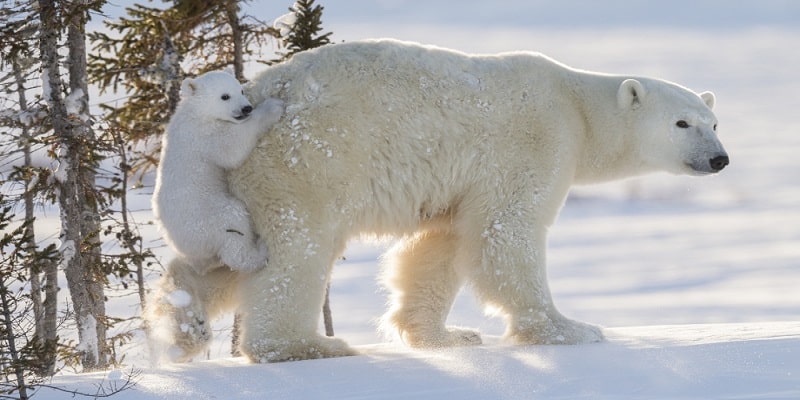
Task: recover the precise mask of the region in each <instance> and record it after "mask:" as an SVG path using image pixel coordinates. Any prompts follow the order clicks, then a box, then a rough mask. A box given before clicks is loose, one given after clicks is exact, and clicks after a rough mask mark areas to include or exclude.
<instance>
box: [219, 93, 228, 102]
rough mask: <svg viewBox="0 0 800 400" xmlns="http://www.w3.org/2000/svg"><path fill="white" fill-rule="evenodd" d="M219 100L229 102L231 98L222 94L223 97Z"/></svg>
mask: <svg viewBox="0 0 800 400" xmlns="http://www.w3.org/2000/svg"><path fill="white" fill-rule="evenodd" d="M220 98H221V99H222V100H225V101H228V100H230V99H231V96H230V95H227V94H223V95H222V97H220Z"/></svg>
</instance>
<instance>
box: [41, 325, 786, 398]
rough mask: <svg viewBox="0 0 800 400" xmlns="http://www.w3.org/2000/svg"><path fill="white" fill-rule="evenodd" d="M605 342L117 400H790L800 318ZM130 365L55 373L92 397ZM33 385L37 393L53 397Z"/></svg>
mask: <svg viewBox="0 0 800 400" xmlns="http://www.w3.org/2000/svg"><path fill="white" fill-rule="evenodd" d="M606 334H607V336H608V340H607V341H606V342H604V343H598V344H591V345H580V346H528V347H511V346H504V345H502V344H501V343H500V340H499V338H497V337H489V338H487V342H489V343H487V344H484V345H483V346H480V347H474V348H457V349H448V350H442V351H416V350H409V349H407V348H404V347H401V346H399V345H393V344H383V345H369V346H360V347H358V348H359V350H360V351H361V352H362V353H363V355H361V356H356V357H347V358H337V359H325V360H310V361H298V362H288V363H281V364H266V365H252V364H247V363H246V361H245V360H244V359H243V358H228V359H217V360H211V361H205V362H197V363H191V364H175V365H166V366H160V367H158V368H150V369H145V370H144V371H143V372H141V373H140V375H139V376H138V377H137V378H136V379H137V384H136V386H135V387H133V388H132V389H129V390H126V391H123V392H121V393H119V394H117V395H115V396H114V399H118V400H133V399H136V400H148V399H418V400H419V399H422V400H424V399H533V398H536V399H580V398H586V399H645V398H669V399H800V322H775V323H751V324H711V325H670V326H649V327H629V328H610V329H606ZM128 372H129V371H125V372H123V373H119V372H118V371H115V372H112V373H94V374H84V375H78V376H74V375H72V376H62V377H58V378H56V379H55V380H54V382H53V384H54V385H55V386H59V387H63V388H66V389H69V390H75V389H77V390H80V391H83V392H88V393H94V392H96V391H97V386H98V385H107V386H108V385H114V384H115V383H116V384H118V383H119V380H120V379H124V376H125V375H126V374H127V373H128ZM63 396H64V393H58V392H54V391H52V390H51V389H42V390H41V391H40V392H39V393H38V394H37V396H36V398H38V399H57V398H63Z"/></svg>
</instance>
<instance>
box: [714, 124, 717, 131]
mask: <svg viewBox="0 0 800 400" xmlns="http://www.w3.org/2000/svg"><path fill="white" fill-rule="evenodd" d="M716 131H717V124H714V132H716Z"/></svg>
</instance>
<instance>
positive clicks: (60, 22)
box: [38, 0, 108, 370]
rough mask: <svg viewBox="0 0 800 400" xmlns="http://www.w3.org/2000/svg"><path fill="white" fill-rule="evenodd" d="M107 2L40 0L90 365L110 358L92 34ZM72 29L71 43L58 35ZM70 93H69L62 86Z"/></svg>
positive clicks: (46, 75)
mask: <svg viewBox="0 0 800 400" xmlns="http://www.w3.org/2000/svg"><path fill="white" fill-rule="evenodd" d="M103 2H104V1H85V2H72V1H55V0H39V2H38V13H39V26H40V39H39V53H40V57H41V62H42V63H41V65H42V92H43V94H42V97H43V99H44V101H45V102H46V104H47V108H48V115H49V122H50V125H51V126H52V128H53V134H54V136H55V139H56V145H57V151H56V153H55V154H56V159H57V161H58V162H59V169H58V170H57V171H56V173H55V174H54V178H55V179H54V181H53V183H55V184H56V186H57V192H58V204H59V208H60V212H61V237H60V240H61V248H60V249H59V251H60V256H61V260H60V264H61V266H62V268H63V270H64V274H65V276H66V278H67V284H68V286H69V292H70V297H71V299H72V305H73V307H74V311H75V320H76V323H77V327H78V338H79V345H78V349H79V351H80V361H81V364H82V365H83V367H84V369H85V370H94V369H100V368H105V367H106V365H107V363H108V358H107V353H108V350H107V347H106V323H107V322H108V321H107V319H106V312H105V294H104V284H105V281H106V276H105V273H104V271H103V270H102V266H101V259H100V242H99V237H100V221H101V218H100V209H101V206H102V204H101V202H102V200H103V199H102V198H101V196H99V195H98V193H97V191H96V190H95V187H96V186H95V178H96V173H97V166H98V163H99V162H100V159H101V156H100V155H99V153H98V151H97V149H96V148H95V147H94V146H95V144H96V140H95V133H94V130H93V129H92V120H91V117H90V115H89V110H88V104H89V101H88V100H89V97H88V93H89V91H88V87H87V82H88V77H87V71H86V37H85V34H84V29H85V26H86V20H87V18H88V13H89V11H90V10H95V11H97V10H98V9H99V7H100V6H101V5H102V4H103ZM65 31H66V34H67V37H66V42H65V43H64V44H63V45H62V44H61V43H60V38H61V35H62V33H63V32H65ZM62 47H64V48H65V49H66V50H67V55H66V61H65V63H64V65H65V66H66V67H67V71H66V76H67V78H68V82H64V81H63V80H62V63H61V62H60V53H59V50H60V49H61V48H62ZM65 88H66V89H67V90H66V93H67V94H66V96H64V94H63V90H64V89H65Z"/></svg>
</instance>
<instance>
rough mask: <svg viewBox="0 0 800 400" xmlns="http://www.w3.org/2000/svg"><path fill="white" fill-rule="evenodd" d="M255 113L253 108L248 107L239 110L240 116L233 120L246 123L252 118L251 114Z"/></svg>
mask: <svg viewBox="0 0 800 400" xmlns="http://www.w3.org/2000/svg"><path fill="white" fill-rule="evenodd" d="M251 112H253V106H251V105H249V104H248V105H246V106H244V107H242V108H241V109H240V110H239V115H237V116H234V117H233V119H235V120H237V121H244V120H246V119H247V118H249V117H250V113H251Z"/></svg>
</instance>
